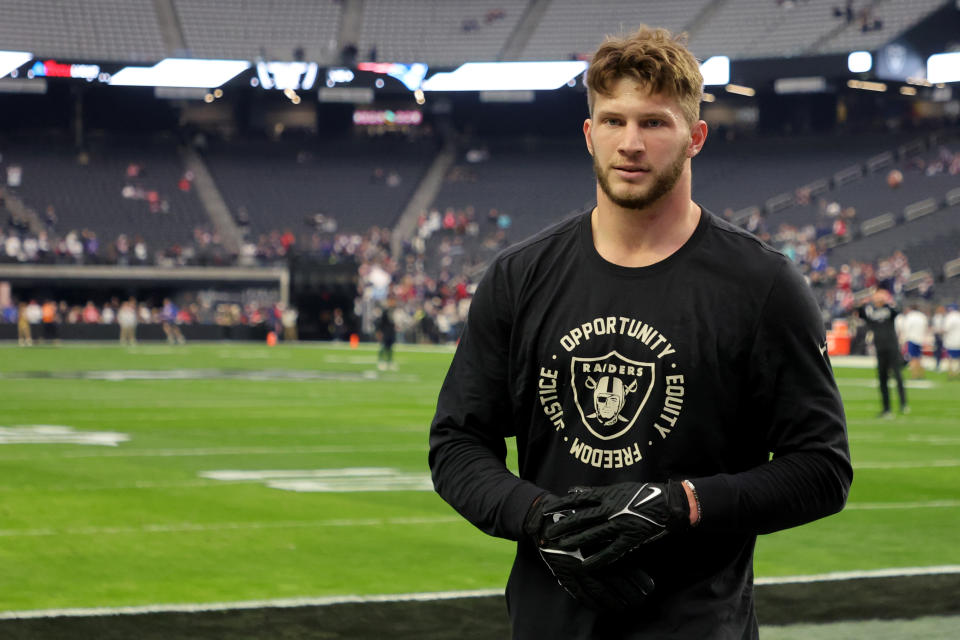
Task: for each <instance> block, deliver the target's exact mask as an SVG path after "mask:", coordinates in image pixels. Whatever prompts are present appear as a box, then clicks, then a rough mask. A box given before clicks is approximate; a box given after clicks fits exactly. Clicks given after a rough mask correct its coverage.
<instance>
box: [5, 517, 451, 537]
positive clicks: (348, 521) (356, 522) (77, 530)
mask: <svg viewBox="0 0 960 640" xmlns="http://www.w3.org/2000/svg"><path fill="white" fill-rule="evenodd" d="M461 522H464V520H463V518H460V517H459V516H418V517H409V518H342V519H332V520H288V521H274V522H215V523H209V524H202V523H197V522H173V523H169V524H145V525H139V526H132V527H123V526H120V527H66V528H63V529H55V528H52V527H51V528H39V529H0V538H27V537H44V536H65V535H66V536H77V535H79V536H102V535H124V534H143V533H190V532H201V533H202V532H206V531H247V530H254V529H312V528H324V527H385V526H399V525H421V524H450V523H461Z"/></svg>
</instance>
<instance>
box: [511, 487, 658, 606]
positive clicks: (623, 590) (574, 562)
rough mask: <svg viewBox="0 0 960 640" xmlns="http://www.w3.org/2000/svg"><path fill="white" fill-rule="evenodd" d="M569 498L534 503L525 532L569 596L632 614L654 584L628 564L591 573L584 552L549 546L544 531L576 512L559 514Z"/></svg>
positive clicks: (550, 497) (547, 498)
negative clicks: (586, 565) (558, 507)
mask: <svg viewBox="0 0 960 640" xmlns="http://www.w3.org/2000/svg"><path fill="white" fill-rule="evenodd" d="M565 501H566V498H558V497H557V496H555V495H552V494H549V493H545V494H543V495H541V496H540V497H538V498H537V499H536V500H534V502H533V505H531V507H530V510H529V511H528V512H527V516H526V518H525V519H524V527H523V529H524V532H525V533H526V534H527V535H528V536H529V537H530V538H531V539H532V540H533V541H534V544H536V546H537V550H538V551H539V553H540V557H541V558H542V559H543V561H544V563H546V565H547V567H548V568H549V569H550V572H551V573H552V574H553V575H554V577H555V578H556V579H557V582H559V583H560V586H561V587H563V588H564V589H565V590H566V591H567V593H569V594H570V595H571V596H572V597H573V598H574V599H575V600H577V601H578V602H580V603H581V604H584V605H586V606H588V607H590V608H591V609H594V610H597V611H630V610H634V609H635V608H636V607H637V606H638V605H640V604H641V603H642V602H643V601H644V600H645V599H646V597H647V596H648V595H649V594H650V592H651V591H653V580H652V579H651V578H650V576H648V575H647V574H646V573H644V572H643V571H641V570H639V569H636V568H633V567H630V566H628V565H626V564H619V563H618V564H617V565H615V566H610V567H602V568H599V569H594V570H588V569H587V568H585V567H584V565H583V558H584V555H583V553H582V552H581V550H580V549H573V550H567V549H560V548H557V547H555V546H552V545H550V544H545V541H544V538H543V532H544V529H546V528H547V527H548V526H551V525H552V524H553V523H554V522H559V521H560V520H562V519H564V518H566V517H569V516H570V515H571V514H572V513H573V512H572V511H561V510H557V509H556V508H555V507H556V505H558V504H560V503H561V502H565Z"/></svg>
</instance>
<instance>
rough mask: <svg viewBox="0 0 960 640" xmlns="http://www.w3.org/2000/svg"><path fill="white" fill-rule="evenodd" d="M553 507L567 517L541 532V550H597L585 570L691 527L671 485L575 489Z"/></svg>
mask: <svg viewBox="0 0 960 640" xmlns="http://www.w3.org/2000/svg"><path fill="white" fill-rule="evenodd" d="M551 507H552V508H553V509H554V510H556V511H558V512H564V513H565V514H566V513H568V512H569V515H566V516H565V517H563V518H559V519H557V520H556V521H555V522H552V523H547V524H546V525H545V526H544V527H543V531H542V532H541V535H542V539H543V541H544V544H546V545H549V546H550V547H555V548H557V549H563V550H567V551H570V550H574V549H585V548H589V549H599V550H598V551H597V552H596V553H593V554H591V555H589V556H587V557H585V558H584V560H583V566H584V568H592V567H601V566H605V565H609V564H610V563H612V562H614V561H615V560H617V559H618V558H620V557H621V556H623V555H625V554H627V553H629V552H630V551H632V550H634V549H636V548H637V547H639V546H641V545H644V544H647V543H650V542H653V541H654V540H658V539H659V538H661V537H663V536H665V535H667V534H668V533H670V532H672V531H680V530H683V529H686V528H688V527H689V526H690V505H689V503H688V501H687V494H686V492H685V491H684V490H683V485H682V484H681V483H680V482H676V481H673V480H670V481H668V482H666V483H657V482H646V483H637V482H623V483H620V484H614V485H610V486H606V487H575V488H573V489H571V490H570V492H569V493H568V494H567V495H566V496H565V497H564V498H561V499H560V500H559V501H558V502H554V503H552V505H551Z"/></svg>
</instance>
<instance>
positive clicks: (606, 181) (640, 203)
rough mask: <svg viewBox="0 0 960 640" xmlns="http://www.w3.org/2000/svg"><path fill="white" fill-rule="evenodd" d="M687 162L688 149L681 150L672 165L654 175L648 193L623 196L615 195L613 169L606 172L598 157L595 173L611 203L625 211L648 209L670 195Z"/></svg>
mask: <svg viewBox="0 0 960 640" xmlns="http://www.w3.org/2000/svg"><path fill="white" fill-rule="evenodd" d="M686 160H687V154H686V149H683V148H681V149H680V152H679V153H678V154H677V157H676V158H675V159H674V161H673V162H672V163H671V164H670V165H668V166H667V167H666V168H664V169H663V170H662V171H659V172H656V173H653V175H652V177H653V184H651V185H650V186H649V187H648V188H647V189H646V191H643V192H640V193H626V194H623V195H621V194H618V193H615V192H614V190H613V187H612V185H611V184H610V173H611V172H612V171H613V168H609V169H607V170H606V171H604V170H603V168H602V167H601V166H600V163H599V162H598V161H597V157H596V156H594V157H593V172H594V173H595V174H596V176H597V184H599V185H600V188H601V189H602V190H603V192H604V193H605V194H606V195H607V197H608V198H609V199H610V201H611V202H613V203H614V204H616V205H618V206H621V207H623V208H624V209H646V208H647V207H649V206H650V205H652V204H654V203H655V202H657V201H658V200H660V199H661V198H663V196H665V195H667V194H668V193H670V191H671V190H672V189H673V187H674V186H675V185H676V184H677V180H679V179H680V174H681V173H683V165H684V163H685V162H686Z"/></svg>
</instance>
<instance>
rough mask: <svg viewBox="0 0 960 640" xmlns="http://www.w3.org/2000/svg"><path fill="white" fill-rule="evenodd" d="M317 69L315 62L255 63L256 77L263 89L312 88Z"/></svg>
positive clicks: (315, 79)
mask: <svg viewBox="0 0 960 640" xmlns="http://www.w3.org/2000/svg"><path fill="white" fill-rule="evenodd" d="M318 71H319V65H318V64H317V63H316V62H258V63H257V78H258V79H259V82H260V86H261V87H263V88H264V89H280V90H281V91H283V90H286V89H293V90H297V89H303V90H305V91H306V90H309V89H313V85H314V83H315V82H316V81H317V72H318Z"/></svg>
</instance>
